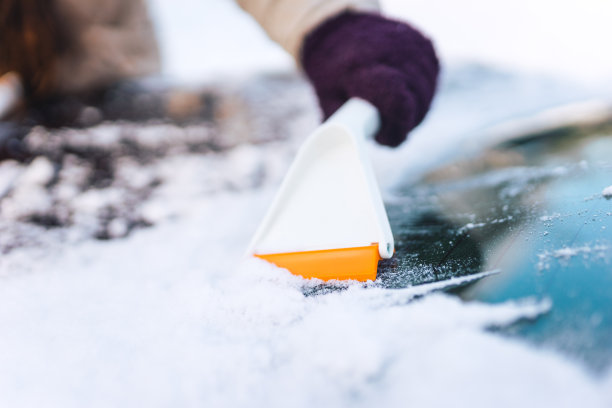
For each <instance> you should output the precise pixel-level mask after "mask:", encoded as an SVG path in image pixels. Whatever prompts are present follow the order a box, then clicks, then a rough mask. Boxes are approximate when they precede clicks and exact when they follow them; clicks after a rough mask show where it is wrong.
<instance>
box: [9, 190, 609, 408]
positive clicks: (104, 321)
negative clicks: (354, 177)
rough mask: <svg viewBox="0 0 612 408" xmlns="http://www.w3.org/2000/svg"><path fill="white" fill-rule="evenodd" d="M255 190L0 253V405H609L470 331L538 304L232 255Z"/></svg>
mask: <svg viewBox="0 0 612 408" xmlns="http://www.w3.org/2000/svg"><path fill="white" fill-rule="evenodd" d="M266 193H267V194H269V193H271V191H267V192H266ZM266 198H267V197H264V195H262V194H260V193H259V192H256V193H242V194H240V195H239V196H238V197H237V196H236V195H235V194H231V193H226V194H219V195H216V196H214V197H207V198H205V199H204V198H203V199H199V200H194V201H193V202H192V203H191V205H192V206H193V211H192V212H191V213H190V214H189V215H188V216H185V217H184V218H183V219H182V220H177V221H176V222H172V223H166V224H164V225H162V226H159V227H157V228H153V229H150V230H147V231H143V232H141V233H139V234H136V235H133V236H130V237H128V238H126V239H125V240H117V241H111V242H109V243H106V244H99V243H94V242H91V241H89V242H84V243H81V244H79V245H76V246H73V247H70V248H64V249H62V250H60V251H57V252H51V253H47V254H46V255H45V256H44V258H42V259H24V258H20V257H19V256H18V255H19V254H18V253H11V254H9V256H8V257H6V258H3V261H2V262H3V275H4V277H3V278H2V285H0V299H2V300H1V302H2V307H1V308H0V325H1V326H2V327H4V328H10V330H3V333H4V334H3V336H2V337H0V366H1V367H3V369H2V370H1V371H0V391H1V392H0V404H1V405H2V406H13V407H16V406H36V405H45V406H62V407H72V406H75V407H76V406H83V405H87V406H109V405H112V406H134V405H147V406H168V405H172V406H193V405H198V406H201V405H205V406H219V405H223V406H297V407H299V406H312V405H317V406H334V407H335V406H355V405H357V406H372V405H385V406H406V404H414V405H419V406H423V405H425V406H437V405H440V404H447V403H449V402H450V401H454V402H457V401H470V402H471V403H472V404H473V405H474V406H490V405H492V404H496V405H501V406H516V405H518V404H525V403H529V404H533V405H538V406H547V405H551V404H555V405H559V406H568V407H569V406H575V405H576V404H579V403H580V404H582V405H584V406H591V407H597V406H601V407H603V406H606V405H605V404H606V400H605V398H607V397H609V392H608V391H609V390H607V388H606V384H605V383H603V382H601V381H600V380H593V379H592V378H591V377H590V376H589V375H587V374H586V373H585V372H583V371H582V369H581V368H580V367H579V366H576V365H574V364H571V363H569V362H568V361H566V360H565V359H564V358H561V357H559V356H558V355H555V354H553V353H551V352H548V351H544V350H537V349H534V348H531V347H528V346H526V345H524V344H521V343H519V342H516V341H512V340H508V339H503V338H501V337H498V336H497V335H495V334H492V333H488V332H485V331H483V329H484V328H487V327H495V326H504V325H508V324H510V323H512V322H514V321H516V320H518V319H524V318H528V319H529V318H534V317H536V316H537V315H539V314H541V313H545V312H546V311H547V310H548V309H549V308H550V307H551V305H550V304H549V303H547V302H546V301H545V300H544V301H536V300H531V299H525V300H523V301H520V302H510V303H504V304H500V305H496V306H487V305H482V304H478V303H468V304H465V303H463V302H461V301H460V300H458V299H456V298H454V297H451V296H448V295H444V294H430V295H428V296H426V297H424V298H416V297H415V296H418V295H421V294H422V290H419V289H420V288H414V289H416V291H415V290H414V289H413V288H407V289H402V290H387V289H382V288H377V287H376V286H375V285H371V284H370V285H365V286H364V285H360V284H351V285H349V286H348V288H347V289H346V290H340V291H333V292H330V293H328V294H323V295H316V296H305V295H304V294H303V293H304V292H303V291H304V286H306V287H308V286H312V285H316V283H307V282H304V281H302V280H301V279H300V278H297V277H294V276H292V275H290V274H288V273H286V272H284V271H282V270H278V269H276V268H274V267H271V266H270V265H268V264H266V263H264V262H263V261H259V260H247V261H243V262H242V263H240V262H238V260H239V259H240V253H241V250H242V249H243V248H244V246H245V245H246V242H247V240H248V238H249V232H250V231H252V229H253V227H254V222H253V221H254V219H255V218H257V217H254V215H261V214H262V211H263V210H264V207H265V206H266V204H267V200H266ZM245 206H248V208H249V209H250V211H245ZM210 231H215V232H216V233H215V234H211V233H210ZM7 264H8V265H7ZM508 389H512V392H511V393H507V390H508ZM560 389H561V390H566V391H567V392H562V393H560V392H559V390H560ZM26 390H27V391H26ZM441 390H442V392H441ZM568 390H569V391H568ZM501 395H503V396H504V397H503V398H500V396H501Z"/></svg>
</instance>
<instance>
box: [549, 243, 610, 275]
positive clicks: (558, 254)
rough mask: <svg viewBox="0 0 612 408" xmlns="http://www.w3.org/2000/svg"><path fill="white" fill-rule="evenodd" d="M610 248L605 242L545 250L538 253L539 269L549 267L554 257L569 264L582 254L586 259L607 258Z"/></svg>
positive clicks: (562, 262)
mask: <svg viewBox="0 0 612 408" xmlns="http://www.w3.org/2000/svg"><path fill="white" fill-rule="evenodd" d="M609 249H610V247H609V246H608V245H605V244H589V245H582V246H576V247H563V248H559V249H555V250H552V251H544V252H542V253H540V254H538V269H539V270H545V269H549V268H550V264H551V261H552V260H553V259H556V260H558V261H559V262H560V263H561V264H563V265H567V264H568V263H569V261H570V260H571V259H572V258H574V257H577V256H582V257H583V258H584V259H589V258H590V257H592V258H605V256H606V253H607V251H608V250H609Z"/></svg>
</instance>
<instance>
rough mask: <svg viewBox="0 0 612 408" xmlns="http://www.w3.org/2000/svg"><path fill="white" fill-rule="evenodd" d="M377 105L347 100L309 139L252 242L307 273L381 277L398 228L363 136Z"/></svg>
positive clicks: (262, 253) (375, 120) (373, 122)
mask: <svg viewBox="0 0 612 408" xmlns="http://www.w3.org/2000/svg"><path fill="white" fill-rule="evenodd" d="M379 124H380V118H379V114H378V111H377V109H376V108H375V107H374V106H373V105H371V104H370V103H369V102H366V101H364V100H362V99H357V98H353V99H350V100H349V101H348V102H346V103H345V104H344V105H343V106H342V107H341V108H340V109H339V110H338V111H337V112H336V113H335V114H334V115H333V116H331V117H330V118H329V119H328V120H327V121H326V122H325V123H323V124H322V125H321V126H320V127H319V128H317V129H316V130H315V131H314V132H313V133H312V134H311V135H310V136H309V137H308V139H307V140H306V141H305V142H304V144H303V145H302V146H301V147H300V150H299V151H298V154H297V157H296V158H295V160H294V162H293V163H292V165H291V167H290V168H289V171H288V173H287V175H286V177H285V179H284V181H283V183H282V185H281V187H280V190H279V192H278V193H277V196H276V198H275V199H274V202H273V203H272V206H271V207H270V209H269V210H268V213H267V214H266V216H265V218H264V220H263V221H262V223H261V225H260V227H259V229H258V230H257V232H256V234H255V236H254V238H253V240H252V242H251V245H250V247H249V249H248V254H249V255H254V256H256V257H259V258H262V259H265V260H267V261H269V262H271V263H273V264H276V265H277V266H279V267H282V268H286V269H288V270H289V271H290V272H292V273H294V274H296V275H301V276H303V277H304V278H319V279H322V280H330V279H354V280H359V281H366V280H374V279H376V271H377V267H378V261H379V260H380V259H383V258H390V257H391V256H392V255H393V235H392V233H391V227H390V225H389V219H388V217H387V213H386V211H385V207H384V205H383V202H382V198H381V195H380V191H379V189H378V185H377V183H376V179H375V177H374V174H373V171H372V168H371V164H370V161H369V159H368V157H367V155H366V149H365V141H366V139H367V138H371V137H372V136H373V135H374V134H375V133H376V131H377V130H378V127H379Z"/></svg>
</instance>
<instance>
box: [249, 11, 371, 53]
mask: <svg viewBox="0 0 612 408" xmlns="http://www.w3.org/2000/svg"><path fill="white" fill-rule="evenodd" d="M237 2H238V4H239V5H240V7H242V8H243V9H244V10H246V11H247V12H248V13H249V14H251V15H252V16H253V17H254V18H255V20H257V21H258V22H259V24H260V25H261V26H262V27H263V28H264V30H266V32H267V33H268V35H269V36H270V38H271V39H272V40H274V41H276V42H277V43H279V44H280V45H281V46H282V47H283V48H284V49H285V50H286V51H288V52H289V53H290V54H291V55H293V57H294V58H295V59H296V61H298V63H299V60H300V58H299V56H300V51H301V46H302V42H303V40H304V37H305V36H306V35H307V34H308V33H309V32H310V31H311V30H312V29H314V28H315V27H316V26H317V25H319V24H320V23H322V22H323V21H324V20H326V19H327V18H329V17H331V16H333V15H335V14H338V13H339V12H341V11H343V10H347V9H353V10H364V11H377V10H378V9H379V6H378V0H237Z"/></svg>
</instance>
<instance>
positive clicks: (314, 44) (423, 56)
mask: <svg viewBox="0 0 612 408" xmlns="http://www.w3.org/2000/svg"><path fill="white" fill-rule="evenodd" d="M302 65H303V67H304V70H305V71H306V74H307V75H308V77H309V78H310V81H311V82H312V84H313V85H314V88H315V91H316V93H317V96H318V97H319V102H320V104H321V108H322V109H323V113H324V115H325V118H326V119H327V118H328V117H329V116H331V114H333V113H334V112H335V111H336V110H337V109H338V108H339V107H340V106H341V105H342V104H343V103H344V102H346V101H347V100H348V99H349V98H351V97H354V96H357V97H360V98H363V99H365V100H367V101H369V102H370V103H372V104H373V105H374V106H376V107H377V108H378V111H379V112H380V115H381V119H382V121H381V122H382V123H381V128H380V130H379V132H378V133H377V134H376V137H375V138H376V141H377V142H378V143H381V144H384V145H387V146H393V147H395V146H398V145H399V144H401V143H402V142H403V141H404V140H405V139H406V135H407V134H408V132H410V131H411V130H412V129H413V128H414V127H416V126H417V125H418V124H419V123H421V121H422V120H423V118H424V117H425V114H426V113H427V110H428V109H429V105H430V104H431V100H432V98H433V95H434V93H435V90H436V82H437V78H438V71H439V64H438V59H437V57H436V54H435V51H434V48H433V45H432V44H431V42H430V41H429V40H428V39H427V38H425V37H424V36H423V35H422V34H421V33H420V32H418V31H417V30H415V29H414V28H412V27H411V26H409V25H408V24H405V23H401V22H398V21H393V20H389V19H386V18H384V17H382V16H380V15H377V14H367V13H357V12H350V11H347V12H343V13H341V14H339V15H337V16H335V17H332V18H331V19H329V20H327V21H325V22H324V23H323V24H321V25H320V26H318V27H317V28H316V29H314V30H313V31H312V32H311V33H310V34H309V35H308V36H307V37H306V39H305V40H304V45H303V47H302Z"/></svg>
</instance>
